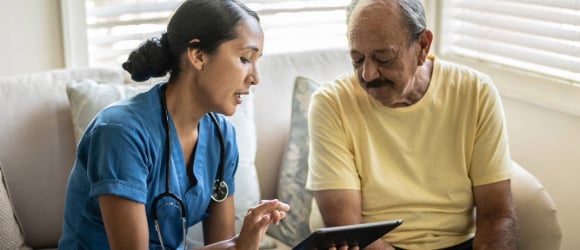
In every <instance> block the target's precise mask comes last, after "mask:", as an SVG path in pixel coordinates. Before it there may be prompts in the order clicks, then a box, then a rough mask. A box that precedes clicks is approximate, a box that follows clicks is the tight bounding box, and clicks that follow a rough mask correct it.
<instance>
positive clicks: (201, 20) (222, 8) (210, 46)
mask: <svg viewBox="0 0 580 250" xmlns="http://www.w3.org/2000/svg"><path fill="white" fill-rule="evenodd" d="M247 17H253V18H255V19H256V20H257V21H258V22H259V18H258V15H257V14H256V12H254V11H253V10H251V9H249V8H248V7H246V6H245V5H244V4H243V3H241V2H239V1H238V0H187V1H185V2H184V3H182V4H181V5H180V6H179V8H177V10H176V11H175V13H174V14H173V16H172V17H171V20H170V21H169V24H168V25H167V32H165V33H163V35H161V38H158V37H154V38H151V39H149V40H147V41H145V42H144V43H143V44H141V45H140V46H139V48H137V49H135V50H134V51H133V52H131V54H130V55H129V58H128V59H127V61H126V62H125V63H123V69H125V70H126V71H127V72H129V73H130V74H131V79H133V80H135V81H146V80H148V79H149V78H151V77H160V76H165V75H166V74H167V73H168V72H170V73H171V78H172V79H174V78H175V77H177V75H179V72H180V71H181V68H180V60H181V57H182V55H183V54H184V53H185V52H186V51H187V49H188V48H196V49H200V50H202V51H204V52H206V53H208V54H213V53H215V51H216V50H217V48H218V47H219V46H220V45H221V44H222V43H224V42H226V41H229V40H233V39H235V38H236V37H237V34H236V28H237V25H238V22H239V21H240V20H241V19H243V18H247ZM193 39H198V40H199V42H196V43H191V40H193Z"/></svg>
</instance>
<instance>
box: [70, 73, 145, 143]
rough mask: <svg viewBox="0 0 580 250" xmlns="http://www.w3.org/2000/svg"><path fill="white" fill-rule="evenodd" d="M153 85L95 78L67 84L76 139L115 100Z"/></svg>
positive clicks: (78, 138)
mask: <svg viewBox="0 0 580 250" xmlns="http://www.w3.org/2000/svg"><path fill="white" fill-rule="evenodd" d="M151 86H153V85H140V84H127V85H121V84H107V83H99V82H96V81H94V80H89V79H87V80H82V81H73V82H70V83H69V84H67V86H66V92H67V95H68V99H69V102H70V108H71V113H72V120H73V128H74V134H75V140H76V142H77V143H78V142H79V141H80V139H81V137H82V135H83V133H84V131H85V129H86V128H87V126H88V125H89V123H90V122H91V121H92V120H93V118H94V117H95V115H96V114H97V113H98V112H99V111H101V110H102V109H103V108H105V107H106V106H108V105H110V104H112V103H113V102H115V101H118V100H121V99H124V98H128V97H131V96H134V95H136V94H139V93H141V92H145V91H147V90H149V89H150V88H151Z"/></svg>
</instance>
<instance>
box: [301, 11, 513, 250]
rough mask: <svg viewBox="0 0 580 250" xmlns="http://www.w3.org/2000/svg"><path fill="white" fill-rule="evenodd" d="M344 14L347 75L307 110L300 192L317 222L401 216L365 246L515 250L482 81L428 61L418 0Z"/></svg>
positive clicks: (504, 151) (504, 167)
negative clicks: (304, 178)
mask: <svg viewBox="0 0 580 250" xmlns="http://www.w3.org/2000/svg"><path fill="white" fill-rule="evenodd" d="M348 13H349V15H348V18H347V19H348V22H349V23H348V40H349V46H350V55H351V59H352V64H353V67H354V74H349V75H346V76H342V77H340V78H337V79H336V80H335V81H333V82H332V83H329V84H326V85H324V86H323V87H321V89H319V90H318V91H317V92H316V94H314V95H313V97H312V101H311V106H310V112H309V131H310V156H309V164H310V171H309V176H308V182H307V188H309V189H310V190H312V191H314V196H315V198H316V202H317V204H318V206H319V208H320V211H321V214H322V217H323V221H324V223H325V225H326V226H338V225H348V224H357V223H363V222H373V221H382V220H392V219H399V218H401V219H403V220H404V223H403V225H402V226H400V227H399V228H397V229H396V230H395V231H393V232H391V233H389V234H387V235H386V236H385V237H384V238H382V240H378V241H376V242H374V243H373V244H372V245H371V246H370V247H369V249H514V248H515V239H514V238H515V231H516V228H517V222H516V215H515V211H514V207H513V203H512V196H511V189H510V175H511V159H510V155H509V150H508V138H507V132H506V128H505V122H504V114H503V110H502V104H501V101H500V98H499V95H498V93H497V90H496V89H495V87H494V85H493V83H492V81H491V79H489V78H488V77H487V76H486V75H484V74H482V73H480V72H477V71H475V70H473V69H470V68H467V67H464V66H461V65H456V64H452V63H450V62H446V61H443V60H441V59H439V58H437V57H435V56H433V55H430V54H429V48H430V46H431V42H432V40H433V34H432V32H431V31H430V30H429V29H427V28H426V22H425V14H424V10H423V6H422V4H421V1H420V0H361V1H353V3H352V4H351V6H350V7H349V10H348ZM475 208H477V209H476V210H477V211H476V216H475V218H474V216H473V214H474V211H475Z"/></svg>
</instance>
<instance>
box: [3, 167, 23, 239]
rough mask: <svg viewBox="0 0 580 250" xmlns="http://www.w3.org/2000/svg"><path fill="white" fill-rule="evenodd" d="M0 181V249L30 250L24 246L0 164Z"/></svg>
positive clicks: (21, 231)
mask: <svg viewBox="0 0 580 250" xmlns="http://www.w3.org/2000/svg"><path fill="white" fill-rule="evenodd" d="M0 179H1V180H2V185H1V186H0V249H30V248H28V247H26V246H25V245H24V231H23V230H22V225H21V224H20V220H19V219H18V216H16V212H15V211H14V206H13V205H12V199H11V198H10V192H9V191H8V183H7V182H6V179H5V178H4V173H3V170H2V163H1V162H0Z"/></svg>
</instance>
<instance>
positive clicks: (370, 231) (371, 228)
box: [292, 219, 403, 250]
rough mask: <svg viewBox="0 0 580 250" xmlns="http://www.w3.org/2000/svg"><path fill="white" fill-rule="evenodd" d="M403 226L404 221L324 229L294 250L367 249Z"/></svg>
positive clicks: (317, 231) (312, 234) (313, 233)
mask: <svg viewBox="0 0 580 250" xmlns="http://www.w3.org/2000/svg"><path fill="white" fill-rule="evenodd" d="M401 224H403V220H402V219H398V220H388V221H380V222H370V223H362V224H355V225H347V226H337V227H323V228H320V229H318V230H316V231H314V232H312V233H311V234H310V235H309V236H308V237H307V238H306V239H304V240H303V241H302V242H300V243H299V244H298V245H296V246H295V247H294V248H292V250H310V249H328V248H330V247H333V246H341V245H345V244H348V245H349V246H354V245H357V246H359V247H360V248H361V249H363V248H365V247H366V246H368V245H369V244H371V243H373V242H374V241H375V240H377V239H379V238H381V237H382V236H384V235H385V234H387V233H388V232H390V231H392V230H393V229H395V228H397V227H398V226H400V225H401Z"/></svg>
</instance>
